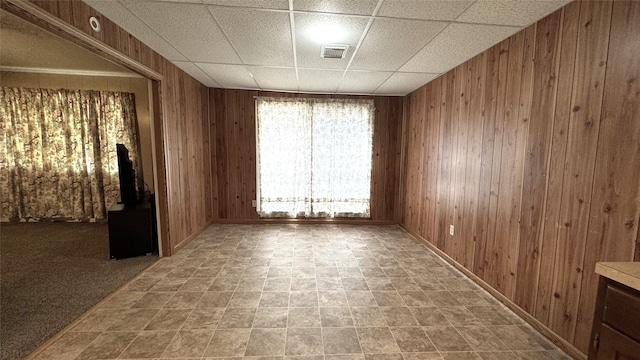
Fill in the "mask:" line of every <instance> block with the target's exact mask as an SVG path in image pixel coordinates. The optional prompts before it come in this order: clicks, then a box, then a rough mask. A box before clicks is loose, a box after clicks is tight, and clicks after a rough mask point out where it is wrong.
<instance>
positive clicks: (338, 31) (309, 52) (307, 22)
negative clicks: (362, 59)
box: [294, 13, 368, 70]
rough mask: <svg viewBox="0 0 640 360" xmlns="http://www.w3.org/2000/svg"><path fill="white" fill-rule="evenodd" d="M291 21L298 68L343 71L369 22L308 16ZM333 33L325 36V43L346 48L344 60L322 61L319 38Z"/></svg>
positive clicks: (304, 15)
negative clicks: (343, 45) (294, 33)
mask: <svg viewBox="0 0 640 360" xmlns="http://www.w3.org/2000/svg"><path fill="white" fill-rule="evenodd" d="M294 20H295V30H296V56H297V59H298V66H299V67H308V68H324V69H343V70H344V69H346V67H347V65H348V64H349V59H351V55H352V54H353V52H354V51H355V48H356V46H357V45H358V41H359V40H360V37H361V36H362V32H363V31H364V29H365V28H366V26H367V22H368V20H367V19H366V18H361V17H354V16H343V15H326V14H311V13H304V14H301V13H297V14H295V15H294ZM333 31H335V34H334V36H326V38H325V39H324V41H326V42H327V43H333V44H335V43H338V44H346V45H349V50H348V52H347V55H346V56H345V57H344V58H343V59H323V58H321V57H320V49H321V47H322V43H323V39H322V34H327V33H329V34H331V33H332V32H333ZM318 33H320V34H318ZM318 35H320V37H318Z"/></svg>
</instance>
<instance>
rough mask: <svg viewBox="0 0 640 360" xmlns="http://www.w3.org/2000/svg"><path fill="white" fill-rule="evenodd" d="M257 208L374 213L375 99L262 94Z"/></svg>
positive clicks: (269, 212)
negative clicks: (372, 173) (271, 95)
mask: <svg viewBox="0 0 640 360" xmlns="http://www.w3.org/2000/svg"><path fill="white" fill-rule="evenodd" d="M256 113H257V114H256V115H257V116H256V121H257V129H258V193H259V194H258V202H259V203H258V213H259V214H260V216H263V217H365V218H366V217H370V216H371V215H370V214H371V212H370V205H371V161H372V146H373V117H374V114H375V108H374V105H373V100H364V99H363V100H353V99H303V98H258V99H257V100H256Z"/></svg>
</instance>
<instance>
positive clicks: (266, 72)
mask: <svg viewBox="0 0 640 360" xmlns="http://www.w3.org/2000/svg"><path fill="white" fill-rule="evenodd" d="M248 68H249V71H251V73H252V74H253V78H254V79H255V81H256V82H257V83H258V85H259V86H260V88H261V89H264V90H276V91H277V90H283V91H298V80H297V79H296V69H294V68H278V67H263V66H249V67H248Z"/></svg>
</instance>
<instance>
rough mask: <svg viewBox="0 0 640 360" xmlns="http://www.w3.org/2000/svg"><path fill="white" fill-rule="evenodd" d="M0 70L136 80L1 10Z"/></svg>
mask: <svg viewBox="0 0 640 360" xmlns="http://www.w3.org/2000/svg"><path fill="white" fill-rule="evenodd" d="M0 70H2V71H19V72H31V73H34V72H36V73H52V74H80V75H93V76H99V75H102V76H126V77H131V76H138V75H137V74H134V73H132V72H130V71H129V70H127V69H125V68H123V67H121V66H119V65H116V64H114V63H112V62H110V61H108V60H105V59H104V58H102V57H100V56H98V55H96V54H94V53H92V52H91V51H89V50H86V49H84V48H82V47H80V46H77V45H75V44H72V43H70V42H69V41H67V40H65V39H62V38H60V37H58V36H56V35H54V34H52V33H50V32H48V31H46V30H44V29H42V28H40V27H38V26H36V25H34V24H32V23H30V22H28V21H26V20H24V19H22V18H20V17H18V16H16V15H13V14H12V13H10V12H7V11H4V10H1V9H0Z"/></svg>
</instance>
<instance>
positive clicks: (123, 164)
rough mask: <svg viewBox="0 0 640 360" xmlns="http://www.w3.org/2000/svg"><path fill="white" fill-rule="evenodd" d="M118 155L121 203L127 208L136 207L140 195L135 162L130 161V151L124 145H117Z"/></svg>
mask: <svg viewBox="0 0 640 360" xmlns="http://www.w3.org/2000/svg"><path fill="white" fill-rule="evenodd" d="M116 149H117V153H118V173H119V179H120V203H121V204H124V206H125V207H128V208H133V207H136V204H137V202H138V194H137V192H136V176H135V171H134V170H133V162H132V161H131V159H129V150H128V149H127V147H126V146H124V145H123V144H116Z"/></svg>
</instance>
